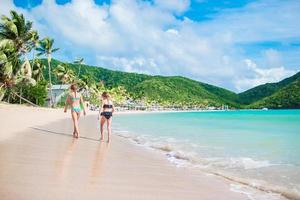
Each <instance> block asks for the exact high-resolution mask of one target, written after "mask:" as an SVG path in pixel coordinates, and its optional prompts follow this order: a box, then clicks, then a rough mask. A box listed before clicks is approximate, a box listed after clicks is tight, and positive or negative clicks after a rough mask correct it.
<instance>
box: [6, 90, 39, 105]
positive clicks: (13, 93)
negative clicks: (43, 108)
mask: <svg viewBox="0 0 300 200" xmlns="http://www.w3.org/2000/svg"><path fill="white" fill-rule="evenodd" d="M12 93H13V94H14V95H16V96H17V97H19V98H20V99H22V100H23V101H26V102H27V103H29V104H30V105H32V106H36V107H38V105H35V104H34V103H32V102H31V101H29V100H28V99H25V98H24V97H22V96H20V95H18V94H17V93H15V92H12Z"/></svg>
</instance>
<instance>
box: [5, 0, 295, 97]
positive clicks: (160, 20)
mask: <svg viewBox="0 0 300 200" xmlns="http://www.w3.org/2000/svg"><path fill="white" fill-rule="evenodd" d="M11 9H14V10H17V11H18V12H21V13H23V14H24V16H25V17H26V19H29V20H31V21H33V23H34V25H33V26H34V28H35V29H37V30H38V31H39V34H40V35H41V37H45V36H49V37H51V38H54V39H55V43H54V46H55V47H59V48H60V50H59V51H58V52H57V53H55V54H54V55H53V57H54V58H56V59H59V60H62V61H66V62H72V61H74V60H75V59H76V58H78V57H82V58H84V60H85V63H86V64H88V65H93V66H101V67H105V68H109V69H113V70H121V71H126V72H138V73H146V74H151V75H166V76H173V75H180V76H185V77H188V78H191V79H195V80H198V81H202V82H205V83H209V84H214V85H217V86H220V87H223V88H226V89H229V90H232V91H235V92H242V91H245V90H247V89H249V88H252V87H254V86H257V85H260V84H264V83H268V82H277V81H280V80H282V79H283V78H286V77H289V76H291V75H293V74H295V73H296V72H298V71H300V29H299V28H300V12H299V10H300V1H299V0H95V1H94V0H0V14H1V15H2V14H5V15H8V14H9V10H11Z"/></svg>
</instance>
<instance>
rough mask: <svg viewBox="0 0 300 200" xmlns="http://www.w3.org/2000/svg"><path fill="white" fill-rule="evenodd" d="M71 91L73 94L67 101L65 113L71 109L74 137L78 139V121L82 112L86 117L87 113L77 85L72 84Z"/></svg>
mask: <svg viewBox="0 0 300 200" xmlns="http://www.w3.org/2000/svg"><path fill="white" fill-rule="evenodd" d="M70 89H71V93H70V94H69V95H68V97H67V99H66V105H65V110H64V112H67V109H68V106H70V107H71V115H72V120H73V125H74V131H73V137H74V138H78V137H79V126H78V121H79V118H80V114H81V110H83V114H84V115H86V112H85V107H84V102H83V99H82V96H81V95H80V94H79V93H78V92H77V86H76V84H72V85H71V87H70Z"/></svg>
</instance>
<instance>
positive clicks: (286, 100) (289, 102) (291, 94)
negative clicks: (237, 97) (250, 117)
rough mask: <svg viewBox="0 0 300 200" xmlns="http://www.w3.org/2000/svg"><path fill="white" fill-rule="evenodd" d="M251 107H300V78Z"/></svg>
mask: <svg viewBox="0 0 300 200" xmlns="http://www.w3.org/2000/svg"><path fill="white" fill-rule="evenodd" d="M249 107H251V108H263V107H267V108H300V78H298V79H297V80H295V81H294V82H292V83H290V84H289V85H287V86H285V87H283V88H281V89H280V90H278V91H277V92H275V93H274V94H272V95H271V96H268V97H265V98H263V99H261V100H259V101H257V102H255V103H253V104H251V105H250V106H249Z"/></svg>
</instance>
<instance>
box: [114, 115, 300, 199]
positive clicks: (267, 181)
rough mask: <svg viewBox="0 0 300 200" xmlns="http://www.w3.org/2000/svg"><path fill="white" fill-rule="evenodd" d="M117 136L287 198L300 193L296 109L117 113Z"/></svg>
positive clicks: (173, 159)
mask: <svg viewBox="0 0 300 200" xmlns="http://www.w3.org/2000/svg"><path fill="white" fill-rule="evenodd" d="M114 130H115V133H117V134H119V135H122V136H124V137H128V138H130V139H132V140H134V141H135V142H137V143H138V144H140V145H143V146H145V147H151V148H155V149H160V150H162V151H163V152H164V153H165V155H166V157H167V158H168V159H169V160H170V161H171V162H174V164H176V165H177V166H186V167H194V168H201V169H202V170H206V171H208V172H214V173H217V174H220V175H222V176H224V177H230V178H231V179H236V180H238V181H240V182H243V183H246V184H249V185H252V186H255V187H258V188H261V189H263V190H270V191H278V192H281V193H287V194H286V195H291V196H293V195H296V196H297V194H299V192H300V156H299V155H300V110H268V111H220V112H175V113H151V114H132V115H119V116H116V117H115V118H114Z"/></svg>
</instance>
